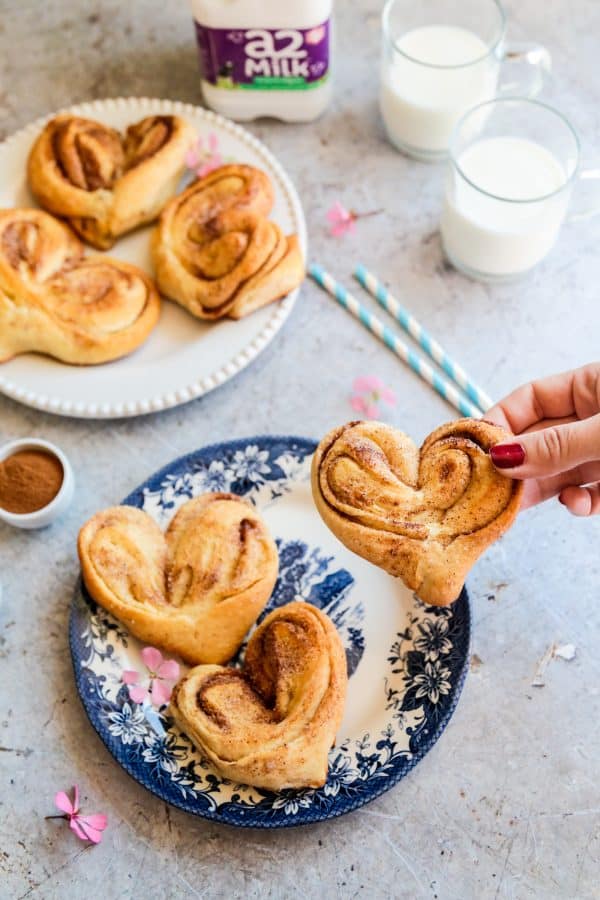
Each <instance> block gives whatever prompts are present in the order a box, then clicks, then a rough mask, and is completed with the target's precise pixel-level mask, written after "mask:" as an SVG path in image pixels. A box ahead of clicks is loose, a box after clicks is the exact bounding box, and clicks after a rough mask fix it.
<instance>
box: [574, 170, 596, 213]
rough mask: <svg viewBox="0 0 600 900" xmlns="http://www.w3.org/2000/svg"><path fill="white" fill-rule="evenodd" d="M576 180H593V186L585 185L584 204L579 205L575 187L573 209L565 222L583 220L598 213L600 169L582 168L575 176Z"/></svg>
mask: <svg viewBox="0 0 600 900" xmlns="http://www.w3.org/2000/svg"><path fill="white" fill-rule="evenodd" d="M577 181H579V182H581V181H588V182H589V181H595V182H596V184H595V186H589V187H588V186H587V185H586V186H585V192H582V193H585V201H584V202H585V206H582V207H581V208H578V207H579V204H578V202H577V187H575V195H576V199H575V203H574V209H573V210H572V211H571V212H569V215H568V216H567V222H583V221H585V219H591V218H592V216H597V215H598V213H600V169H584V170H583V171H582V172H580V173H579V175H578V176H577Z"/></svg>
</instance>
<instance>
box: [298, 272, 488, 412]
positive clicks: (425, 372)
mask: <svg viewBox="0 0 600 900" xmlns="http://www.w3.org/2000/svg"><path fill="white" fill-rule="evenodd" d="M308 274H309V275H310V276H311V277H312V278H314V280H315V281H316V282H317V284H319V285H320V286H321V287H322V288H324V289H325V290H326V291H327V292H328V293H329V294H331V296H332V297H335V299H336V300H337V301H338V303H339V304H340V306H343V307H344V309H347V310H348V312H349V313H351V314H352V315H353V316H354V317H355V318H356V319H358V320H359V322H361V323H362V324H363V325H364V326H365V328H366V329H367V330H368V331H370V332H372V333H373V334H374V335H375V336H376V337H378V338H379V340H380V341H383V343H384V344H385V345H386V347H389V349H390V350H391V351H392V352H393V353H395V354H396V356H399V357H400V359H402V360H404V362H405V363H407V364H408V365H409V366H410V368H411V369H412V370H413V372H415V373H416V374H417V375H419V376H420V377H421V378H422V379H423V381H426V382H427V384H430V385H431V387H432V388H433V389H434V390H436V391H437V392H438V394H439V395H440V396H441V397H443V398H444V400H447V401H448V403H451V404H452V405H453V406H454V407H455V408H456V409H457V410H458V411H459V412H460V413H461V414H462V415H463V416H469V417H471V418H474V419H476V418H479V416H480V415H481V412H480V410H479V409H477V407H476V406H474V405H473V404H472V403H471V402H470V401H469V400H467V398H466V397H464V396H463V395H462V394H461V393H459V391H457V390H456V388H455V387H454V386H453V385H451V384H450V382H449V381H446V379H445V378H443V377H442V376H441V375H439V374H438V372H436V371H435V369H433V368H432V367H431V366H430V365H429V363H428V362H427V360H425V359H423V357H422V356H419V354H418V353H415V351H414V350H412V349H411V348H410V347H409V346H408V345H407V344H405V343H404V341H403V340H402V339H401V338H400V337H398V335H397V334H395V333H394V332H393V331H392V330H391V328H388V327H387V325H384V324H383V322H382V321H381V319H378V318H377V316H375V315H373V313H371V312H369V310H368V309H367V308H366V307H364V306H363V305H362V304H361V303H359V302H358V300H357V299H356V297H353V296H352V294H350V293H349V291H347V290H346V288H345V287H343V286H342V285H341V284H340V283H339V281H336V280H335V278H333V276H332V275H330V274H329V272H326V271H325V269H323V267H322V266H319V265H316V263H311V265H310V266H309V267H308Z"/></svg>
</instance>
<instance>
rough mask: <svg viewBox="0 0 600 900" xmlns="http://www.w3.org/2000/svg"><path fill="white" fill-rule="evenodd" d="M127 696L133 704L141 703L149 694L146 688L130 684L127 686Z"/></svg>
mask: <svg viewBox="0 0 600 900" xmlns="http://www.w3.org/2000/svg"><path fill="white" fill-rule="evenodd" d="M129 696H130V697H131V699H132V700H133V702H134V703H143V702H144V700H147V699H148V698H149V697H150V694H149V693H148V690H147V688H145V687H142V686H141V685H140V684H132V685H130V686H129Z"/></svg>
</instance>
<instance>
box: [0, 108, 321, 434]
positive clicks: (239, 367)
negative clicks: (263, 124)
mask: <svg viewBox="0 0 600 900" xmlns="http://www.w3.org/2000/svg"><path fill="white" fill-rule="evenodd" d="M156 106H158V108H159V112H160V113H164V114H173V115H182V116H185V115H186V113H187V115H194V116H197V115H200V116H201V117H202V118H203V119H205V120H206V121H207V122H208V123H212V124H213V125H215V126H218V127H219V128H223V129H224V130H225V131H227V132H229V133H230V134H232V135H234V136H235V137H237V138H239V139H240V140H241V141H242V142H243V143H245V144H247V145H248V146H250V147H252V148H253V149H254V150H255V151H256V152H258V153H259V154H260V155H261V156H262V157H263V159H265V161H266V162H267V163H268V164H269V166H270V167H271V169H272V171H273V172H274V174H275V176H276V177H277V179H278V180H279V182H280V186H281V188H282V189H283V193H284V197H285V200H286V201H287V202H288V204H289V206H290V209H291V212H292V215H293V217H294V218H295V219H296V221H297V224H298V230H297V234H298V239H299V242H300V247H301V249H302V253H303V256H304V259H305V260H306V259H307V258H308V238H307V228H306V219H305V216H304V210H303V207H302V203H301V201H300V197H299V195H298V191H297V190H296V188H295V186H294V184H293V182H292V180H291V178H290V176H289V175H288V174H287V171H286V170H285V168H284V167H283V166H282V164H281V163H280V162H279V160H278V159H277V157H276V156H275V155H274V154H273V153H272V152H271V150H269V148H268V147H267V146H266V144H265V143H264V142H263V141H261V140H260V139H259V138H257V137H255V136H254V135H253V134H252V132H250V131H249V130H248V129H247V128H244V127H243V126H241V125H239V124H238V123H237V122H233V121H232V120H231V119H227V118H226V117H225V116H221V115H219V114H218V113H216V112H213V111H212V110H210V109H206V108H205V107H203V106H199V105H197V104H194V103H187V102H185V101H183V100H170V99H167V98H160V97H106V98H100V99H96V100H86V101H83V102H81V103H75V104H72V105H70V106H66V107H63V108H61V109H58V110H55V111H54V112H51V113H48V114H46V115H44V116H40V117H39V118H37V119H35V120H34V121H33V122H30V123H29V124H28V125H25V126H23V127H22V128H19V129H18V130H17V131H15V132H13V133H12V134H10V135H8V137H6V138H5V139H4V140H3V141H1V142H0V157H1V155H2V153H3V152H4V151H5V150H7V149H8V150H10V147H11V145H12V144H14V143H16V142H17V141H19V140H22V139H24V138H25V137H27V136H29V135H31V137H32V138H33V137H34V136H35V135H36V134H37V133H39V131H41V129H42V128H43V127H44V125H45V124H46V122H48V121H49V120H50V119H52V118H54V116H57V115H60V114H62V113H71V114H73V115H82V116H93V114H94V112H95V111H96V112H98V111H102V110H103V109H106V108H109V109H110V108H117V109H125V108H127V107H135V108H137V109H139V110H140V115H144V109H145V108H150V107H156ZM301 287H302V285H299V286H298V287H297V288H295V289H294V290H293V291H291V292H290V293H289V294H288V295H287V296H286V297H285V298H284V299H283V300H281V301H279V302H278V303H277V305H276V306H275V307H273V313H272V315H271V317H270V318H269V320H268V321H267V322H266V323H265V325H264V326H263V328H262V329H261V330H260V331H259V332H258V334H256V335H255V336H254V337H253V338H252V339H251V340H250V341H249V343H248V344H247V345H246V346H245V347H244V348H242V350H240V351H239V353H237V354H236V355H235V356H234V357H232V358H229V359H227V360H226V361H225V362H223V363H222V364H221V365H220V366H219V367H218V368H216V369H215V370H214V371H213V372H211V373H210V374H208V375H205V376H203V377H202V378H196V379H194V378H193V376H192V378H191V380H187V382H186V384H185V385H182V387H180V388H178V389H177V390H174V391H169V392H167V393H159V394H157V395H156V396H154V397H150V398H148V399H144V400H137V401H127V402H126V403H120V402H114V401H113V402H102V401H100V402H96V401H86V402H83V401H77V402H74V401H72V400H68V399H65V398H61V397H59V396H48V395H46V394H45V393H40V391H39V390H29V389H27V388H24V387H22V386H19V384H18V382H15V381H13V380H12V379H10V378H9V377H8V376H5V375H2V370H1V366H0V393H1V394H4V395H5V396H6V397H9V398H10V399H11V400H15V401H16V402H17V403H22V404H23V405H24V406H28V407H31V408H33V409H39V410H41V411H43V412H47V413H51V414H53V415H58V416H68V417H71V418H76V419H97V420H102V419H124V418H132V417H134V416H142V415H151V414H152V413H157V412H162V411H164V410H167V409H173V408H175V407H177V406H181V405H183V404H184V403H189V402H190V401H191V400H196V399H197V398H198V397H202V396H204V394H207V393H209V392H210V391H212V390H214V389H215V388H217V387H220V386H221V385H222V384H224V383H225V382H226V381H229V380H230V379H231V378H233V377H235V376H236V375H238V374H239V373H240V372H241V371H243V369H245V368H246V367H247V366H248V365H250V363H251V362H253V361H254V360H255V359H256V357H257V356H259V355H260V353H262V351H263V350H264V349H265V348H266V347H267V346H268V344H270V343H271V341H272V340H273V339H274V337H275V336H276V334H277V333H278V332H279V331H280V330H281V328H282V327H283V325H284V323H285V322H286V320H287V319H288V317H289V315H290V313H291V311H292V309H293V307H294V304H295V302H296V300H297V298H298V295H299V293H300V290H301ZM117 362H118V361H117ZM72 368H73V369H74V370H76V369H77V366H74V367H72Z"/></svg>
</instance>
